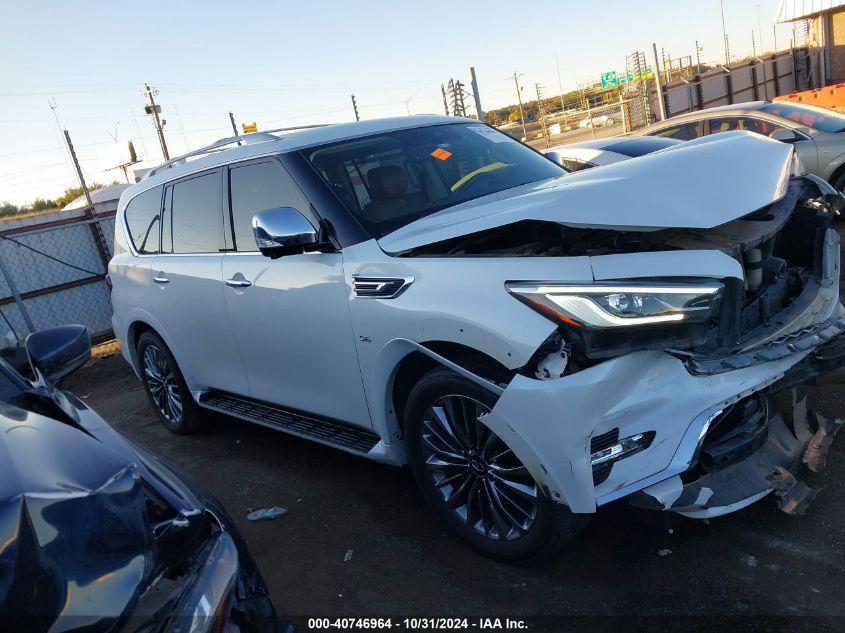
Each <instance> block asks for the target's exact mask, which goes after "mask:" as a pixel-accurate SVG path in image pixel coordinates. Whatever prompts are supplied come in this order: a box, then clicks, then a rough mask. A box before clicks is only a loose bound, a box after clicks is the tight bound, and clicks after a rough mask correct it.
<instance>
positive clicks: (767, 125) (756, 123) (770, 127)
mask: <svg viewBox="0 0 845 633" xmlns="http://www.w3.org/2000/svg"><path fill="white" fill-rule="evenodd" d="M744 123H745V129H746V130H750V131H751V132H757V134H762V135H763V136H769V135H771V133H772V132H776V131H777V130H783V129H784V127H783V126H782V125H778V124H777V123H772V122H771V121H764V120H763V119H744Z"/></svg>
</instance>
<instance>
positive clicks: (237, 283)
mask: <svg viewBox="0 0 845 633" xmlns="http://www.w3.org/2000/svg"><path fill="white" fill-rule="evenodd" d="M226 285H227V286H231V287H232V288H249V287H250V286H251V285H252V282H251V281H247V280H246V279H243V278H241V279H235V278H234V277H232V278H231V279H227V280H226Z"/></svg>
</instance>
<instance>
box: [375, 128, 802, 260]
mask: <svg viewBox="0 0 845 633" xmlns="http://www.w3.org/2000/svg"><path fill="white" fill-rule="evenodd" d="M791 155H792V148H791V147H789V145H786V144H784V143H779V142H778V141H773V140H770V139H763V138H761V137H760V136H759V135H755V134H752V133H751V132H733V133H724V134H718V135H715V136H713V137H710V139H709V141H708V142H703V143H695V142H690V143H683V144H681V145H678V146H676V147H672V148H668V149H666V150H663V151H660V152H655V153H653V154H648V155H646V156H642V157H640V158H637V159H635V160H627V161H623V162H620V163H616V164H613V165H607V166H606V167H604V168H602V169H600V170H596V169H587V170H583V171H579V172H577V173H574V174H569V175H567V176H562V177H560V178H555V179H552V180H549V181H545V182H540V183H535V184H529V185H524V186H522V187H518V188H515V189H510V190H507V191H503V192H500V193H498V194H492V195H489V196H485V197H483V198H478V199H475V200H471V201H469V202H465V203H463V204H459V205H456V206H453V207H450V208H448V209H444V210H443V211H439V212H437V213H434V214H432V215H429V216H426V217H424V218H421V219H419V220H416V221H415V222H412V223H410V224H408V225H406V226H404V227H402V228H400V229H398V230H396V231H393V232H392V233H390V234H388V235H386V236H384V237H382V238H381V239H379V245H380V246H381V247H382V248H383V249H384V250H385V251H387V252H388V253H401V252H404V251H407V250H409V249H412V248H415V247H418V246H422V245H425V244H430V243H433V242H439V241H442V240H447V239H450V238H454V237H458V236H461V235H467V234H469V233H474V232H477V231H482V230H485V229H490V228H494V227H497V226H503V225H506V224H511V223H513V222H518V221H520V220H545V221H549V222H559V223H561V224H565V225H567V226H580V227H592V228H613V229H616V230H640V231H643V230H654V229H661V228H673V227H677V228H702V229H706V228H712V227H714V226H719V225H720V224H724V223H725V222H729V221H730V220H734V219H736V218H739V217H742V216H744V215H747V214H749V213H751V212H752V211H756V210H757V209H761V208H763V207H764V206H766V205H767V204H770V203H772V202H774V201H775V200H777V199H779V198H780V197H782V195H783V193H784V191H785V187H786V183H787V182H788V180H789V169H790V164H789V158H790V156H791ZM702 182H711V183H718V186H717V187H713V188H711V189H709V190H708V193H707V195H706V196H705V195H700V194H699V190H700V187H701V183H702ZM667 183H672V190H674V191H678V192H694V193H691V195H685V194H684V193H679V194H678V195H677V196H672V195H671V194H667V186H666V185H667Z"/></svg>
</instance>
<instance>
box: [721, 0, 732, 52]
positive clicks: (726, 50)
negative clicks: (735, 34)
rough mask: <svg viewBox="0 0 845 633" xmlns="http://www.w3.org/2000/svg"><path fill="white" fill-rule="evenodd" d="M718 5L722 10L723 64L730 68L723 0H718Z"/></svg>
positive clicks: (729, 50)
mask: <svg viewBox="0 0 845 633" xmlns="http://www.w3.org/2000/svg"><path fill="white" fill-rule="evenodd" d="M719 7H720V9H721V10H722V40H723V41H724V44H725V66H727V67H728V68H730V65H731V49H730V46H728V32H727V31H726V30H725V0H719Z"/></svg>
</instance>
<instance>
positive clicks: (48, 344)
mask: <svg viewBox="0 0 845 633" xmlns="http://www.w3.org/2000/svg"><path fill="white" fill-rule="evenodd" d="M26 354H27V356H28V357H29V364H30V365H31V366H32V371H33V373H34V374H35V377H36V379H39V380H42V381H43V382H46V383H47V384H49V385H54V386H55V385H57V384H58V383H59V381H61V379H62V378H64V377H65V376H67V375H68V374H70V373H71V372H73V371H76V370H77V369H79V368H80V367H82V366H83V365H84V364H85V363H86V361H87V360H88V359H89V358H91V338H90V337H89V336H88V330H87V329H85V326H84V325H62V326H60V327H54V328H50V329H49V330H41V331H40V332H33V333H32V334H30V335H29V336H27V337H26Z"/></svg>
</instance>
